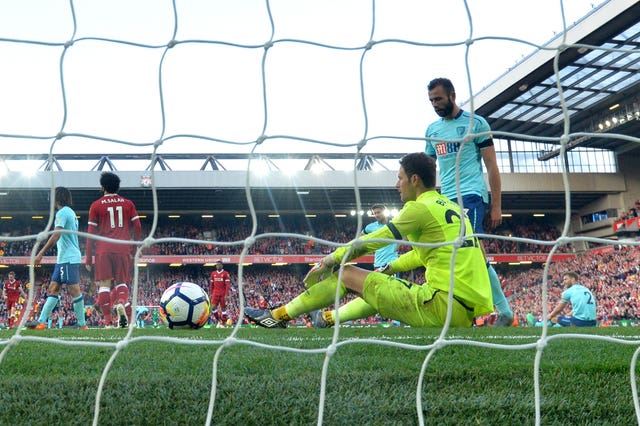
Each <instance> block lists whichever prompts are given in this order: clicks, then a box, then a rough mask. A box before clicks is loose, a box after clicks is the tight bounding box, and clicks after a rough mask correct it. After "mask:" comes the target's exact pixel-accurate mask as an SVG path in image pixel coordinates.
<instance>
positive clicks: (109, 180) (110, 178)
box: [100, 172, 120, 194]
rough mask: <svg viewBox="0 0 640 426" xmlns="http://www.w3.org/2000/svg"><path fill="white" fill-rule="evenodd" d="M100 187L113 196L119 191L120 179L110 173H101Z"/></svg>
mask: <svg viewBox="0 0 640 426" xmlns="http://www.w3.org/2000/svg"><path fill="white" fill-rule="evenodd" d="M100 186H102V188H103V189H104V190H105V191H106V192H107V193H108V194H115V193H116V192H118V190H119V189H120V177H119V176H118V175H117V174H115V173H112V172H102V174H101V175H100Z"/></svg>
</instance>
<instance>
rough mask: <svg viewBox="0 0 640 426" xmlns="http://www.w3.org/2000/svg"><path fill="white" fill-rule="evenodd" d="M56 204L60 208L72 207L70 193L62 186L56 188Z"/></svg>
mask: <svg viewBox="0 0 640 426" xmlns="http://www.w3.org/2000/svg"><path fill="white" fill-rule="evenodd" d="M56 204H57V205H59V206H60V208H62V207H65V206H69V207H71V206H72V205H73V199H72V198H71V191H69V190H68V189H67V188H65V187H64V186H59V187H57V188H56Z"/></svg>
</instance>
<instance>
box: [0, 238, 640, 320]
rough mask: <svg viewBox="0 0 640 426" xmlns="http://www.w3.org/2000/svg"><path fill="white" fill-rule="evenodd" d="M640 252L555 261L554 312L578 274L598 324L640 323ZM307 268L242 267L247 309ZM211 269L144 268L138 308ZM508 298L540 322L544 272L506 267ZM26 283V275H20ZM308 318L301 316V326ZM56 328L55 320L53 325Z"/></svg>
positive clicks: (293, 283)
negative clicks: (567, 276) (568, 275)
mask: <svg viewBox="0 0 640 426" xmlns="http://www.w3.org/2000/svg"><path fill="white" fill-rule="evenodd" d="M639 265H640V248H638V247H616V248H615V249H611V248H609V250H599V251H593V252H587V253H584V254H581V255H578V256H576V257H575V258H572V259H567V260H562V261H558V262H554V263H553V264H551V265H550V266H549V269H548V276H547V286H548V287H547V288H548V290H547V306H548V309H551V308H552V307H553V306H554V305H555V304H556V303H557V301H558V299H559V297H560V294H561V292H562V290H563V287H562V274H563V273H564V272H566V271H576V272H578V273H579V274H580V282H581V283H582V284H584V285H585V286H587V287H588V288H590V289H591V290H592V292H593V294H594V296H595V297H596V300H597V304H598V321H599V323H601V324H607V323H610V322H611V321H619V320H625V319H626V320H634V321H635V320H640V298H639V297H640V294H639V291H638V284H639V275H640V266H639ZM498 266H499V265H498ZM225 269H227V270H228V271H229V272H230V273H231V277H232V286H231V291H230V294H229V296H228V299H227V302H228V303H227V305H228V306H227V310H228V312H227V315H228V317H229V318H230V320H231V322H235V321H237V319H238V315H239V297H238V284H239V283H238V273H237V272H238V271H237V267H236V265H226V266H225ZM307 270H308V266H307V265H289V266H283V267H274V266H270V265H253V266H247V267H244V268H243V274H242V286H243V289H244V296H245V306H249V307H256V306H264V307H275V306H280V305H282V304H284V303H286V302H288V301H289V300H291V299H292V298H293V297H295V296H296V295H297V294H299V293H300V292H301V291H303V290H304V286H303V284H302V278H303V277H304V274H305V273H306V272H307ZM210 272H211V268H206V267H203V266H196V265H191V266H183V267H181V268H177V269H174V268H169V267H167V266H162V265H154V266H153V267H147V268H143V269H141V270H140V273H139V280H138V293H137V301H136V303H137V305H139V306H150V307H157V306H158V305H159V302H160V297H161V295H162V293H163V292H164V290H165V289H166V288H167V287H168V286H170V285H171V284H172V283H174V282H178V281H190V282H195V283H197V284H199V285H200V286H201V287H203V288H205V289H207V288H208V277H209V274H210ZM499 273H500V276H501V279H502V283H503V287H504V289H505V294H506V295H507V297H508V298H509V300H510V303H511V307H512V309H513V311H514V314H515V316H516V317H517V319H518V323H519V324H521V325H524V324H526V323H527V321H526V316H527V314H528V313H532V314H533V315H534V316H535V317H536V318H539V317H540V316H541V314H542V303H543V302H542V288H543V287H542V284H543V273H544V269H543V267H542V266H540V265H538V266H532V267H530V268H529V269H526V270H519V271H515V272H514V271H512V270H510V269H505V268H504V267H503V268H501V269H499ZM18 278H19V279H20V280H21V281H22V282H23V283H24V282H26V281H27V277H26V276H21V277H20V276H19V277H18ZM407 278H409V279H411V280H414V281H416V282H418V283H420V282H423V280H424V278H423V275H422V274H419V273H414V274H411V276H408V277H407ZM48 284H49V279H48V276H47V275H46V274H45V275H43V276H41V277H39V278H38V279H37V280H36V288H35V292H36V293H35V298H34V300H35V305H34V311H35V312H36V313H37V312H38V310H39V307H40V306H41V304H42V303H43V302H44V300H45V298H46V289H47V286H48ZM81 288H82V290H83V292H84V293H85V295H86V296H85V297H86V302H85V303H86V304H87V306H90V307H91V306H95V300H94V297H95V296H96V294H95V291H96V290H95V288H92V286H91V282H90V280H89V278H88V277H86V276H84V275H83V276H82V279H81ZM59 315H62V316H63V318H64V325H65V326H73V325H74V324H75V322H76V319H75V317H74V314H73V306H72V301H71V298H70V297H69V295H68V294H67V293H66V292H64V291H63V292H62V297H61V303H60V308H59ZM87 315H88V316H87V321H88V324H89V325H90V326H93V327H95V326H101V325H103V323H102V319H101V315H100V313H99V312H97V311H96V310H95V309H93V308H89V309H88V311H87ZM381 320H382V319H381V318H379V317H378V318H372V319H366V320H362V321H359V322H358V323H361V324H369V323H375V322H380V321H381ZM307 321H308V320H307V319H306V318H304V317H301V318H300V319H299V320H298V323H299V325H304V324H305V323H306V322H307ZM3 323H6V312H5V310H4V306H3V305H2V304H0V324H3ZM54 326H55V321H54Z"/></svg>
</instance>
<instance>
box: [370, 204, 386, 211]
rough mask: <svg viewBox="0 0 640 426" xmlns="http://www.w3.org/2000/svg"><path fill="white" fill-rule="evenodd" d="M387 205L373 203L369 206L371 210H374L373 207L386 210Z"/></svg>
mask: <svg viewBox="0 0 640 426" xmlns="http://www.w3.org/2000/svg"><path fill="white" fill-rule="evenodd" d="M386 208H387V206H385V205H384V204H379V203H378V204H374V205H372V206H371V211H374V210H375V209H382V210H386Z"/></svg>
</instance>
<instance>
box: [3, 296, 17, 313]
mask: <svg viewBox="0 0 640 426" xmlns="http://www.w3.org/2000/svg"><path fill="white" fill-rule="evenodd" d="M17 304H18V299H17V298H16V299H13V298H9V297H7V300H6V302H5V306H6V308H7V311H10V310H11V308H14V307H15V306H16V305H17Z"/></svg>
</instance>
